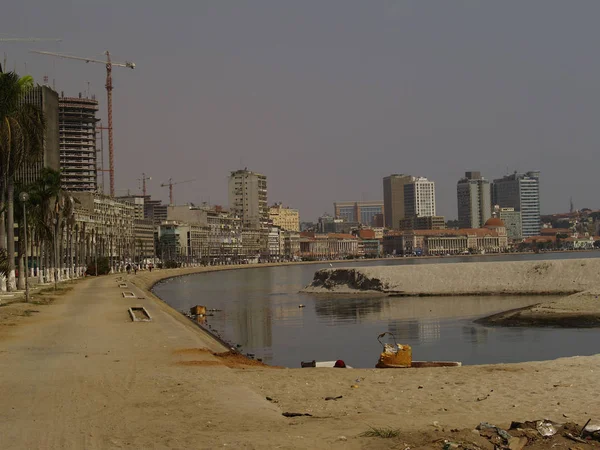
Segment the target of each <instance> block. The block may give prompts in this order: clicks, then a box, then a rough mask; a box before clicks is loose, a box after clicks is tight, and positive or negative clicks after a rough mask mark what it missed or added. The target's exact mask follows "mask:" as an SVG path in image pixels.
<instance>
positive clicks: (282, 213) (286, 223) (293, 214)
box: [269, 203, 300, 231]
mask: <svg viewBox="0 0 600 450" xmlns="http://www.w3.org/2000/svg"><path fill="white" fill-rule="evenodd" d="M269 219H270V220H271V221H272V222H273V225H275V226H278V227H280V228H281V229H282V230H287V231H300V214H299V213H298V210H297V209H291V208H287V207H284V206H282V205H281V203H277V204H275V205H273V206H271V207H270V208H269Z"/></svg>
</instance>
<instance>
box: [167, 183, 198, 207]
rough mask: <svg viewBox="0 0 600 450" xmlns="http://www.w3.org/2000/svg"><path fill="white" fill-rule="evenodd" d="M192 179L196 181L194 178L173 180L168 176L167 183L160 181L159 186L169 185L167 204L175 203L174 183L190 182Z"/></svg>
mask: <svg viewBox="0 0 600 450" xmlns="http://www.w3.org/2000/svg"><path fill="white" fill-rule="evenodd" d="M192 181H196V179H193V180H185V181H175V182H174V181H173V178H169V181H168V182H167V183H162V184H161V185H160V187H167V186H169V205H174V204H175V203H174V202H173V186H175V185H176V184H182V183H191V182H192Z"/></svg>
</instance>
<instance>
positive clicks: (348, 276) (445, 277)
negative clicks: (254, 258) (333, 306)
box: [304, 258, 600, 296]
mask: <svg viewBox="0 0 600 450" xmlns="http://www.w3.org/2000/svg"><path fill="white" fill-rule="evenodd" d="M597 285H600V259H596V258H586V259H563V260H546V261H507V262H471V263H442V264H411V265H396V266H373V267H359V268H336V269H322V270H319V271H317V272H316V273H315V276H314V279H313V282H312V283H311V285H310V286H307V287H306V288H305V289H304V292H312V293H354V294H359V293H382V294H387V295H407V296H409V295H535V294H572V293H576V292H581V291H584V290H586V289H590V288H592V287H593V286H597Z"/></svg>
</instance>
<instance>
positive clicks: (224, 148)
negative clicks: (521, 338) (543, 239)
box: [0, 0, 600, 220]
mask: <svg viewBox="0 0 600 450" xmlns="http://www.w3.org/2000/svg"><path fill="white" fill-rule="evenodd" d="M599 12H600V5H599V4H595V3H589V4H586V5H578V7H577V8H573V7H571V6H570V5H567V4H564V3H560V2H553V1H532V2H527V4H519V8H518V14H517V13H515V8H514V7H513V6H512V5H509V4H504V3H502V4H501V3H494V4H481V5H478V6H473V5H471V4H467V3H462V2H452V4H439V5H435V6H432V5H426V4H422V3H410V2H407V3H400V4H398V3H393V2H387V1H381V2H375V3H369V4H368V5H366V4H363V3H362V2H358V1H348V2H344V4H343V8H340V7H338V6H337V5H334V4H323V3H322V2H312V1H307V2H302V3H301V4H300V3H298V4H281V3H280V2H275V1H256V2H253V3H252V4H251V5H250V4H248V5H235V6H234V5H227V4H225V3H218V4H210V5H209V4H185V5H180V7H178V8H175V9H174V8H172V7H169V5H166V4H163V3H161V2H144V3H141V2H139V3H136V2H130V3H127V4H122V2H115V1H112V2H111V1H107V2H104V3H103V4H101V5H93V4H71V3H67V2H60V1H59V2H52V4H48V2H42V1H40V0H38V1H33V2H30V3H27V4H23V3H21V4H19V3H13V4H10V5H8V6H7V7H5V9H4V14H3V18H5V22H6V23H3V27H2V32H3V36H21V37H29V36H38V37H45V36H50V37H60V38H62V39H63V41H62V42H61V43H59V44H55V43H35V44H32V43H23V44H15V43H11V44H2V45H0V50H1V51H2V53H4V52H6V53H7V61H8V69H12V68H16V69H17V72H19V73H30V74H32V75H33V76H34V77H35V79H36V81H37V82H38V83H42V82H43V77H44V75H47V76H48V77H49V84H50V85H52V84H53V83H56V90H57V91H59V92H60V91H61V90H64V91H65V92H66V93H68V95H71V96H76V95H77V93H78V92H82V93H86V92H87V93H88V94H95V95H96V98H97V99H98V100H99V102H100V112H99V114H98V118H101V119H102V120H103V125H104V126H105V125H106V98H105V92H104V81H105V80H104V77H105V71H104V70H103V67H102V66H101V65H86V64H81V63H79V62H76V61H63V60H55V59H52V58H48V57H43V56H38V55H33V54H30V53H28V50H30V49H39V50H48V51H56V52H64V53H68V54H70V55H75V56H84V57H85V56H87V57H95V58H102V52H103V51H105V50H107V49H108V50H111V52H112V54H113V57H114V59H115V60H116V61H125V60H131V61H134V62H135V63H136V64H137V68H136V70H135V71H115V73H114V85H115V89H114V118H115V124H114V128H115V158H116V164H117V166H116V184H117V188H119V189H121V190H122V191H123V190H126V189H131V191H132V192H136V190H137V181H136V179H137V178H139V177H140V174H141V173H142V172H144V173H146V174H148V175H150V176H152V177H153V180H152V181H150V182H149V183H148V190H149V193H151V194H152V195H153V197H154V198H162V199H164V200H166V199H167V196H168V190H167V189H165V188H161V187H160V184H161V183H164V182H165V181H166V180H167V179H168V178H173V179H174V180H187V179H192V178H199V181H197V182H196V183H193V184H187V185H181V186H178V187H177V189H178V194H177V197H178V202H180V203H186V202H194V203H201V202H203V201H208V202H210V203H213V204H223V205H224V204H227V188H226V186H227V173H228V172H230V171H231V170H235V169H237V168H243V167H244V166H246V165H248V166H251V167H252V170H256V171H258V172H260V173H264V174H265V175H266V176H267V177H268V178H269V190H270V192H271V193H272V194H271V196H270V197H271V199H272V200H273V201H282V202H283V203H285V204H287V205H291V206H293V207H294V208H297V209H299V210H300V213H301V215H302V218H303V220H314V219H315V218H316V217H318V216H319V215H320V214H322V213H323V212H325V211H330V208H331V203H332V202H333V201H335V200H336V199H364V200H372V199H378V198H381V193H380V192H381V190H380V180H381V179H382V178H383V177H384V176H386V175H388V174H389V173H393V172H399V173H400V172H401V173H418V174H422V175H423V176H426V177H427V178H429V179H430V180H434V181H435V182H436V184H437V186H438V193H437V198H436V204H437V209H438V211H437V213H438V214H440V215H444V216H446V217H447V218H448V219H452V218H455V217H456V209H457V206H456V195H455V191H454V189H451V188H452V187H453V186H454V184H455V182H456V179H458V178H459V177H460V176H461V175H462V174H463V173H464V171H465V170H470V169H471V168H477V169H478V170H480V171H481V172H482V173H485V174H486V175H487V177H488V179H494V178H501V177H502V176H503V175H508V174H510V173H512V172H513V171H514V170H518V171H523V170H539V171H541V172H542V173H543V174H544V180H551V181H552V182H545V183H542V185H541V187H540V189H541V192H540V196H541V197H542V198H543V199H544V200H543V202H542V211H541V212H542V214H544V213H550V212H557V211H566V210H568V205H569V199H570V198H571V197H573V199H574V201H575V204H576V207H578V208H582V207H590V208H596V207H597V204H596V203H595V198H594V197H593V193H594V192H595V173H594V172H593V169H594V167H593V164H590V162H591V161H593V155H594V148H595V146H596V141H597V137H596V132H595V129H596V126H595V117H596V116H597V115H598V106H597V105H598V104H600V102H598V101H597V97H599V96H600V92H599V90H598V88H597V86H596V81H595V80H596V79H597V78H598V75H600V64H599V63H598V62H596V61H595V59H594V58H589V55H590V54H594V50H595V49H594V48H593V43H594V42H596V41H597V39H598V37H600V30H598V29H597V27H596V25H595V23H594V21H593V18H594V17H596V16H597V14H598V13H599ZM8 18H10V21H9V20H7V19H8ZM82 18H85V19H82ZM441 18H444V20H441ZM108 22H110V23H111V27H110V32H109V31H108V30H107V28H106V26H105V23H108ZM556 23H561V24H562V26H563V28H562V31H563V32H561V33H557V32H556V26H555V24H556ZM157 29H160V30H163V32H161V33H156V30H157ZM131 36H135V39H133V38H132V37H131ZM182 74H184V75H183V77H184V78H185V81H184V82H181V76H182ZM188 79H189V81H188ZM88 83H89V84H88ZM148 130H151V131H152V130H156V132H148ZM159 130H160V131H159ZM323 192H326V193H327V194H328V195H323Z"/></svg>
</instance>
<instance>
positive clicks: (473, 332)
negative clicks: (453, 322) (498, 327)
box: [462, 325, 489, 345]
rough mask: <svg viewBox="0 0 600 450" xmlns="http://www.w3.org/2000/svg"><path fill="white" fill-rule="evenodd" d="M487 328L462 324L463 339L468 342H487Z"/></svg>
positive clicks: (476, 343)
mask: <svg viewBox="0 0 600 450" xmlns="http://www.w3.org/2000/svg"><path fill="white" fill-rule="evenodd" d="M488 332H489V330H488V329H487V328H484V327H476V326H472V325H471V326H466V325H465V326H463V327H462V335H463V340H464V341H465V342H466V343H469V344H475V345H478V344H485V343H486V342H487V338H488Z"/></svg>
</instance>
